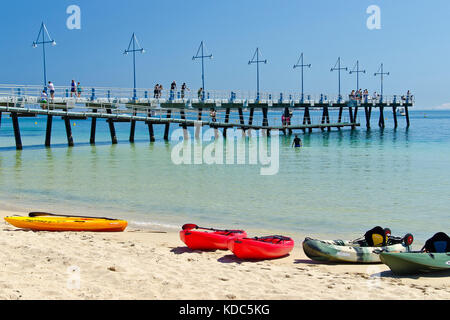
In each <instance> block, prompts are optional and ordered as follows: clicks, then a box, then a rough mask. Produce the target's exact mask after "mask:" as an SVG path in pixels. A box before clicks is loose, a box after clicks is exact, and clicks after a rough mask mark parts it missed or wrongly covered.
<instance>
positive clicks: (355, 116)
mask: <svg viewBox="0 0 450 320" xmlns="http://www.w3.org/2000/svg"><path fill="white" fill-rule="evenodd" d="M357 116H358V106H356V107H355V113H354V114H353V121H352V123H353V124H354V125H353V126H352V129H356V125H355V124H356V121H357V120H356V119H357Z"/></svg>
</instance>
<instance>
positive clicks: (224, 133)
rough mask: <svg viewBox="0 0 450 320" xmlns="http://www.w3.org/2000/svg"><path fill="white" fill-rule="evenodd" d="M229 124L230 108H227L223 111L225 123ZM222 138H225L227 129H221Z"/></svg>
mask: <svg viewBox="0 0 450 320" xmlns="http://www.w3.org/2000/svg"><path fill="white" fill-rule="evenodd" d="M228 122H230V108H227V109H226V110H225V123H228ZM223 137H224V138H226V137H227V128H226V127H225V128H223Z"/></svg>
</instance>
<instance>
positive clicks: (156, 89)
mask: <svg viewBox="0 0 450 320" xmlns="http://www.w3.org/2000/svg"><path fill="white" fill-rule="evenodd" d="M158 90H159V83H157V84H156V85H155V88H154V89H153V98H155V99H156V98H158Z"/></svg>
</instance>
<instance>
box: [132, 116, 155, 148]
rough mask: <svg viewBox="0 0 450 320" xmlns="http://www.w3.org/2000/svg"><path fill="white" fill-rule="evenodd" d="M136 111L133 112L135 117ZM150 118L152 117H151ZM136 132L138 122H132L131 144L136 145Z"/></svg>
mask: <svg viewBox="0 0 450 320" xmlns="http://www.w3.org/2000/svg"><path fill="white" fill-rule="evenodd" d="M136 114H137V113H136V111H133V116H136ZM149 117H150V115H149ZM135 132H136V120H131V126H130V143H134V135H135Z"/></svg>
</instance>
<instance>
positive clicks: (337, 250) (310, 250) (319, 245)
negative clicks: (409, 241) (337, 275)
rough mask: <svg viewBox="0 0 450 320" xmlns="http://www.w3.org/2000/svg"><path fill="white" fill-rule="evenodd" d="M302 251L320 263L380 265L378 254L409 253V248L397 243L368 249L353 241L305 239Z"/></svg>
mask: <svg viewBox="0 0 450 320" xmlns="http://www.w3.org/2000/svg"><path fill="white" fill-rule="evenodd" d="M303 251H304V252H305V254H306V255H307V256H308V257H309V258H310V259H312V260H316V261H321V262H350V263H381V260H380V255H379V252H381V251H386V252H409V251H411V250H410V246H409V245H406V244H404V243H397V244H393V245H388V246H384V247H368V246H364V245H362V243H361V244H360V243H357V242H354V241H344V240H316V239H311V238H306V239H305V241H303Z"/></svg>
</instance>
